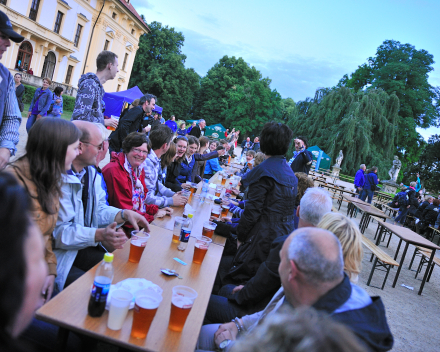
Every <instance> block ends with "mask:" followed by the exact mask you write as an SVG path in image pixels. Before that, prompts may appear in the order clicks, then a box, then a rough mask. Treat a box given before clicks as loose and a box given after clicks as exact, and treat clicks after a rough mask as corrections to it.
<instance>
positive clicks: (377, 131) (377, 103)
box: [288, 87, 399, 177]
mask: <svg viewBox="0 0 440 352" xmlns="http://www.w3.org/2000/svg"><path fill="white" fill-rule="evenodd" d="M297 108H298V111H299V112H298V116H297V117H294V118H293V121H289V122H288V125H289V127H291V128H292V130H293V131H295V133H296V134H297V135H304V136H306V137H308V139H309V146H312V145H315V144H316V145H318V146H319V147H320V148H321V149H323V150H324V151H325V152H326V153H327V154H329V155H330V156H331V157H333V158H336V156H337V155H338V153H339V150H342V151H343V153H344V160H343V161H342V173H344V174H349V175H354V173H355V172H356V171H357V170H358V168H359V165H360V164H366V165H367V166H368V167H370V166H373V165H374V166H377V167H378V168H379V175H380V176H382V177H384V176H385V175H386V174H387V172H388V170H389V168H390V162H391V161H392V158H393V153H394V151H395V145H396V137H397V130H396V125H397V111H398V109H399V99H398V98H397V96H396V95H395V94H391V95H388V94H387V93H386V92H384V91H383V90H382V89H371V90H369V91H366V92H364V91H358V92H355V91H354V89H349V88H347V87H339V88H333V89H321V90H318V91H317V92H316V94H315V98H314V99H310V100H308V101H306V102H298V103H297ZM292 150H293V146H292V148H291V151H290V153H291V152H292Z"/></svg>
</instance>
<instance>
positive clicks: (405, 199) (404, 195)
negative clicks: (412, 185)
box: [397, 191, 409, 207]
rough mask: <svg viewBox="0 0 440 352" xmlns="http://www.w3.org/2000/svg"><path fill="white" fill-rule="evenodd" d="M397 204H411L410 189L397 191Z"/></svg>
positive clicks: (400, 205)
mask: <svg viewBox="0 0 440 352" xmlns="http://www.w3.org/2000/svg"><path fill="white" fill-rule="evenodd" d="M397 204H398V205H399V207H403V206H407V205H409V196H408V191H402V192H399V193H397Z"/></svg>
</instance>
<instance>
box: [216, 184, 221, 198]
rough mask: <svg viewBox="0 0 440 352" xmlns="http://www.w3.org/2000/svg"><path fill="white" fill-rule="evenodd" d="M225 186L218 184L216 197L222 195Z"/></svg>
mask: <svg viewBox="0 0 440 352" xmlns="http://www.w3.org/2000/svg"><path fill="white" fill-rule="evenodd" d="M222 190H223V187H222V186H217V187H216V188H215V196H216V197H220V194H221V193H222Z"/></svg>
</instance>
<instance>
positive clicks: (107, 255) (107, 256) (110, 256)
mask: <svg viewBox="0 0 440 352" xmlns="http://www.w3.org/2000/svg"><path fill="white" fill-rule="evenodd" d="M113 257H114V255H113V253H105V254H104V261H105V262H106V263H111V262H112V261H113Z"/></svg>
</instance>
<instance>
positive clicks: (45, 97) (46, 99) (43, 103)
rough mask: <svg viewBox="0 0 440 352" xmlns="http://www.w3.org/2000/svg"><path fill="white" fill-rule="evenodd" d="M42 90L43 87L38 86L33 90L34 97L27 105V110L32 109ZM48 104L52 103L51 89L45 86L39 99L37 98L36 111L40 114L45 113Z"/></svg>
mask: <svg viewBox="0 0 440 352" xmlns="http://www.w3.org/2000/svg"><path fill="white" fill-rule="evenodd" d="M42 90H43V88H41V87H40V88H38V89H37V90H36V91H35V94H34V97H33V98H32V101H31V106H29V111H32V109H33V108H34V105H35V102H36V100H37V98H38V96H39V95H40V92H41V91H42ZM50 104H52V91H51V90H50V89H49V88H47V89H45V90H44V91H43V94H42V95H41V97H40V100H38V111H39V112H40V115H45V114H46V113H47V110H49V108H50Z"/></svg>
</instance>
